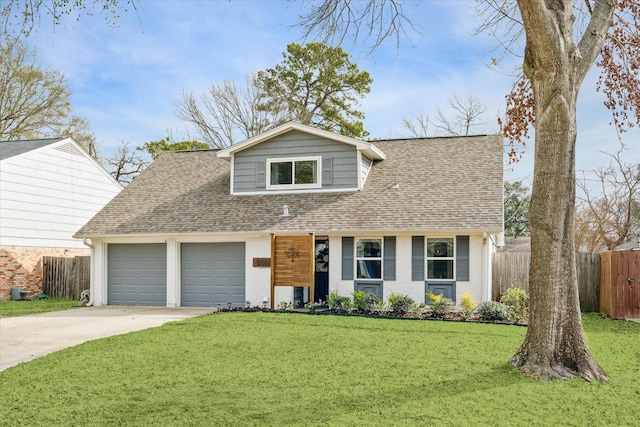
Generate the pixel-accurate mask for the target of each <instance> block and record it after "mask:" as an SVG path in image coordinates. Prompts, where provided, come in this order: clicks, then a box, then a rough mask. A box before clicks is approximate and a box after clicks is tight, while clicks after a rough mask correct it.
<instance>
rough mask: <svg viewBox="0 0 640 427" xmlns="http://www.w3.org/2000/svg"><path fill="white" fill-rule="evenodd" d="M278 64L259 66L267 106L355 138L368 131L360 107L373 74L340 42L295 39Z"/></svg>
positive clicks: (291, 116)
mask: <svg viewBox="0 0 640 427" xmlns="http://www.w3.org/2000/svg"><path fill="white" fill-rule="evenodd" d="M282 56H283V60H282V62H281V63H280V64H278V65H276V66H275V67H274V68H268V69H267V70H264V71H260V72H258V76H257V79H256V83H257V87H258V88H259V90H260V101H261V104H260V106H261V108H262V109H264V110H266V111H286V112H287V113H288V114H287V115H288V116H289V118H290V119H293V120H297V121H299V122H300V123H302V124H305V125H309V126H313V127H318V128H322V129H324V130H328V131H333V132H336V133H340V134H342V135H346V136H351V137H354V138H362V137H365V136H367V135H368V132H366V131H365V130H364V127H363V123H362V121H360V120H362V119H363V118H364V113H363V112H361V111H358V110H356V109H355V107H356V105H357V104H358V100H359V99H361V98H363V97H364V95H365V94H366V93H369V91H370V85H371V82H372V81H373V79H372V78H371V77H370V76H369V73H367V72H366V71H360V70H359V69H358V66H357V65H356V64H354V63H352V62H351V61H350V60H349V54H347V52H345V51H344V50H342V48H340V47H331V46H327V45H325V44H323V43H309V44H307V45H306V46H300V45H298V44H296V43H291V44H289V45H288V46H287V51H286V52H285V53H283V54H282Z"/></svg>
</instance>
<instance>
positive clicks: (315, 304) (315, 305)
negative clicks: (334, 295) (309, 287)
mask: <svg viewBox="0 0 640 427" xmlns="http://www.w3.org/2000/svg"><path fill="white" fill-rule="evenodd" d="M304 307H305V308H306V309H308V310H309V311H310V312H311V313H315V312H316V310H317V309H318V308H320V307H322V300H319V301H318V302H313V301H309V302H307V303H306V304H305V305H304Z"/></svg>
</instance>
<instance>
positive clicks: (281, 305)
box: [278, 301, 296, 310]
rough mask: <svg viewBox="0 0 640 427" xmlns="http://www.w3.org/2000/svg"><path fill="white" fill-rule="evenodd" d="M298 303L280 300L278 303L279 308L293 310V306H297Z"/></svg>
mask: <svg viewBox="0 0 640 427" xmlns="http://www.w3.org/2000/svg"><path fill="white" fill-rule="evenodd" d="M295 306H296V303H294V302H291V301H280V302H279V303H278V308H279V309H280V310H291V309H293V308H295Z"/></svg>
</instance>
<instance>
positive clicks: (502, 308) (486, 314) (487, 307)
mask: <svg viewBox="0 0 640 427" xmlns="http://www.w3.org/2000/svg"><path fill="white" fill-rule="evenodd" d="M477 311H478V314H479V315H480V318H481V319H482V320H488V321H492V320H508V319H509V318H510V317H511V310H510V309H509V307H507V306H506V305H504V304H502V303H501V302H498V301H483V302H481V303H480V305H479V306H478V308H477Z"/></svg>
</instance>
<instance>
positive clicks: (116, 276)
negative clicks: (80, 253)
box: [107, 243, 167, 306]
mask: <svg viewBox="0 0 640 427" xmlns="http://www.w3.org/2000/svg"><path fill="white" fill-rule="evenodd" d="M108 251H109V267H108V279H107V282H108V283H107V289H108V290H107V304H111V305H157V306H166V305H167V249H166V245H165V244H164V243H158V244H155V243H154V244H131V245H129V244H110V245H109V249H108Z"/></svg>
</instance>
